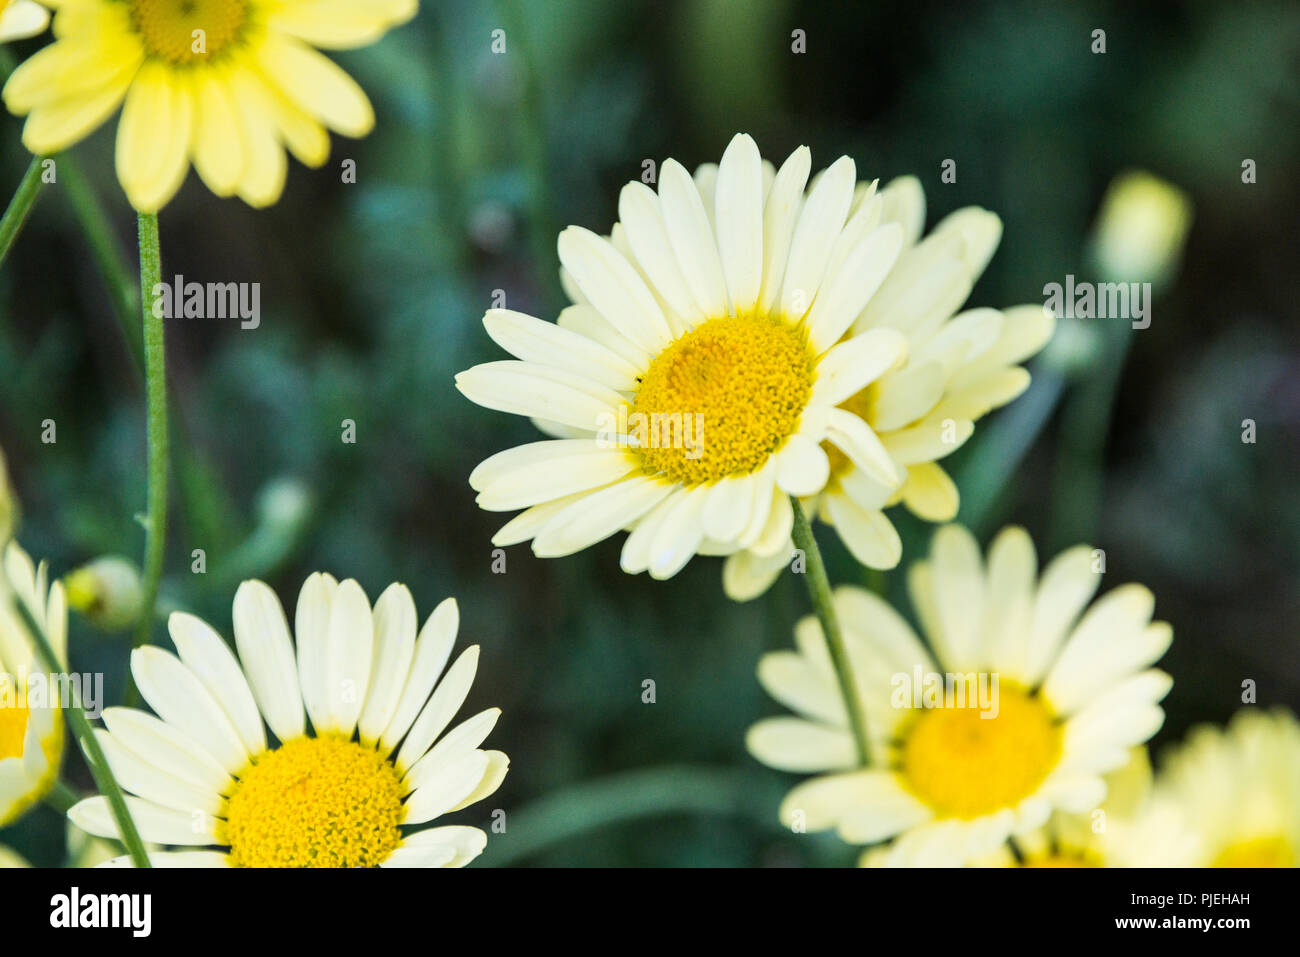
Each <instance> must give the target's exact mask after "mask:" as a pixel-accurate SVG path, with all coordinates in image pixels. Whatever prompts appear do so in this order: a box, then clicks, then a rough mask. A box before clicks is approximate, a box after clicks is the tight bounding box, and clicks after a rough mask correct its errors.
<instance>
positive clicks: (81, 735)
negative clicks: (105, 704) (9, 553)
mask: <svg viewBox="0 0 1300 957" xmlns="http://www.w3.org/2000/svg"><path fill="white" fill-rule="evenodd" d="M13 603H14V608H15V610H16V611H17V612H18V617H19V618H20V619H22V622H23V624H24V625H25V626H26V628H27V631H28V633H29V634H30V635H31V637H32V642H33V644H35V646H36V652H37V654H38V656H39V657H40V658H41V662H42V665H43V667H45V668H47V669H49V671H50V672H51V673H56V672H58V671H59V670H60V669H62V668H63V663H62V662H61V661H60V660H59V656H58V655H56V654H55V653H54V647H53V646H52V645H51V644H50V639H49V636H48V635H46V634H45V629H44V628H42V627H41V624H40V622H38V621H37V620H36V617H35V616H34V615H33V614H32V612H31V609H30V608H28V607H27V603H26V602H25V601H23V600H22V598H20V597H19V596H18V595H14V596H13ZM67 687H68V690H69V692H70V694H71V698H72V700H71V702H70V705H69V707H67V708H64V709H63V713H64V716H65V717H66V718H67V719H68V726H69V727H70V728H71V729H72V736H73V737H74V738H76V739H77V740H78V741H80V742H81V747H82V749H83V751H84V753H85V756H86V763H87V764H88V765H90V773H91V774H92V775H93V776H94V778H95V785H96V787H98V788H99V793H100V794H102V795H104V797H105V798H107V799H108V807H109V810H110V811H111V812H112V814H113V820H115V821H116V822H117V830H118V833H119V834H120V835H121V837H122V843H123V844H125V845H126V849H127V853H129V854H130V855H131V861H132V862H133V863H134V864H135V866H136V867H149V866H150V864H149V855H148V854H146V853H145V850H144V841H142V840H141V839H140V832H139V831H137V830H136V827H135V821H133V820H132V819H131V811H130V809H129V808H128V807H127V806H126V796H125V795H124V794H123V793H122V788H121V787H120V786H119V785H118V783H117V778H115V777H113V770H112V768H110V767H109V765H108V759H107V758H105V757H104V750H103V748H101V747H100V746H99V739H98V738H97V737H95V729H94V728H92V727H91V725H90V719H89V718H87V717H86V712H85V709H84V708H82V706H81V690H80V689H79V688H78V687H77V683H76V682H75V681H69V682H68V683H67Z"/></svg>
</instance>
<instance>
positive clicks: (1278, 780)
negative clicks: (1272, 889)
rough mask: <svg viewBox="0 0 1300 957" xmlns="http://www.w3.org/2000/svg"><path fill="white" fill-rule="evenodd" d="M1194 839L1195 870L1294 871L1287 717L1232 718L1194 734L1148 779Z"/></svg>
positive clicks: (1296, 822) (1299, 774)
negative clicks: (1197, 849)
mask: <svg viewBox="0 0 1300 957" xmlns="http://www.w3.org/2000/svg"><path fill="white" fill-rule="evenodd" d="M1156 790H1157V792H1158V793H1160V794H1162V795H1163V796H1165V797H1167V798H1168V799H1169V800H1171V801H1173V802H1175V803H1176V804H1177V805H1178V806H1179V807H1180V808H1181V809H1182V811H1183V812H1184V814H1185V815H1186V817H1187V820H1188V824H1189V826H1190V827H1191V828H1192V830H1194V831H1195V832H1196V834H1197V835H1198V836H1199V837H1200V839H1201V842H1202V854H1201V856H1200V858H1199V859H1198V860H1197V862H1196V863H1197V866H1200V867H1296V866H1298V865H1300V723H1297V722H1296V719H1295V716H1294V715H1292V714H1290V713H1289V712H1286V711H1282V710H1277V711H1271V712H1269V711H1257V710H1255V709H1254V708H1249V709H1246V710H1243V711H1239V712H1238V713H1237V714H1236V715H1235V716H1234V717H1233V719H1232V721H1231V722H1230V723H1229V724H1228V727H1227V728H1226V729H1220V728H1215V727H1210V726H1202V727H1200V728H1196V729H1194V730H1193V731H1192V732H1191V734H1190V735H1189V736H1188V738H1187V741H1186V742H1185V743H1184V744H1183V745H1182V746H1181V747H1179V748H1177V749H1175V750H1174V751H1172V752H1171V753H1170V754H1169V756H1168V757H1167V758H1166V760H1165V763H1164V764H1163V766H1162V767H1161V771H1160V774H1159V776H1158V777H1157V779H1156Z"/></svg>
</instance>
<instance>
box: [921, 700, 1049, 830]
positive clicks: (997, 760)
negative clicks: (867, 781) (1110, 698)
mask: <svg viewBox="0 0 1300 957" xmlns="http://www.w3.org/2000/svg"><path fill="white" fill-rule="evenodd" d="M997 704H998V708H997V714H996V716H995V717H982V715H983V714H993V711H992V710H991V709H990V710H988V711H987V712H986V711H981V709H980V708H978V707H971V708H927V709H926V710H924V711H922V712H921V713H920V715H919V716H918V717H917V719H916V720H915V722H914V723H913V724H912V727H911V729H910V730H909V731H908V732H907V733H906V737H905V740H904V741H903V746H902V772H903V779H904V782H905V783H906V785H907V786H908V787H909V788H910V789H911V791H912V793H913V794H915V795H916V796H917V797H918V798H920V799H921V800H922V801H924V802H925V803H926V804H928V805H929V806H930V807H931V808H933V809H934V811H935V813H936V814H937V815H938V816H939V817H957V818H964V819H970V818H976V817H980V816H982V815H984V814H989V813H991V812H993V811H997V810H1000V809H1001V808H1004V807H1012V806H1014V805H1016V804H1018V803H1019V802H1020V801H1021V800H1023V799H1024V798H1027V797H1029V795H1031V794H1033V793H1034V791H1035V790H1036V789H1037V788H1038V786H1039V785H1040V784H1042V783H1043V781H1044V780H1045V779H1046V778H1047V775H1048V774H1049V773H1050V772H1051V770H1052V768H1053V767H1055V766H1056V762H1057V761H1058V760H1059V759H1060V757H1061V737H1062V729H1061V725H1060V724H1059V723H1057V721H1056V719H1055V717H1054V716H1053V714H1052V712H1051V710H1050V709H1049V708H1048V707H1047V705H1046V703H1045V702H1043V700H1042V699H1041V698H1039V697H1036V696H1032V695H1029V694H1026V693H1025V692H1024V691H1022V690H1020V689H1019V688H1015V687H1012V686H1010V685H1009V684H1008V683H1007V682H1001V683H1000V687H999V689H998V699H997Z"/></svg>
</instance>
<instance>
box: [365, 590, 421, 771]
mask: <svg viewBox="0 0 1300 957" xmlns="http://www.w3.org/2000/svg"><path fill="white" fill-rule="evenodd" d="M418 627H419V621H418V620H417V618H416V614H415V599H414V598H412V597H411V591H410V589H409V588H407V587H406V586H405V585H401V584H397V583H394V584H392V585H389V586H388V587H387V588H386V589H384V593H383V594H382V595H380V596H379V600H378V601H376V602H375V611H374V629H375V650H374V657H373V660H372V663H371V666H370V682H369V685H368V688H367V691H366V704H365V707H364V708H363V709H362V711H361V717H360V719H358V722H357V724H358V726H359V727H360V730H361V743H362V744H364V745H366V746H367V747H371V746H373V745H374V744H375V742H377V741H378V740H379V738H380V736H381V735H382V734H383V733H384V729H385V728H387V727H388V725H389V722H391V721H392V720H393V715H394V714H395V713H396V712H397V704H398V701H399V700H400V699H401V696H402V688H403V687H404V686H405V685H406V679H407V676H408V675H409V674H410V671H411V661H412V659H413V658H414V657H415V636H416V630H417V629H418Z"/></svg>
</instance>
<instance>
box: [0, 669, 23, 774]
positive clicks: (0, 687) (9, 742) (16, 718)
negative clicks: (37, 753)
mask: <svg viewBox="0 0 1300 957" xmlns="http://www.w3.org/2000/svg"><path fill="white" fill-rule="evenodd" d="M3 692H4V682H3V680H0V761H3V760H4V759H5V758H21V757H22V756H23V739H24V738H25V737H26V736H27V716H28V712H27V705H26V704H19V703H18V702H16V701H11V700H9V698H7V697H5V696H4V693H3Z"/></svg>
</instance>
